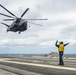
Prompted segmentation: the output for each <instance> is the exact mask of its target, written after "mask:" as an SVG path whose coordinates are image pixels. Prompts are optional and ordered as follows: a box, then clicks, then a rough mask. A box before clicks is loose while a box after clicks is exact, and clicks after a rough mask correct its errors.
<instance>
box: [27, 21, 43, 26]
mask: <svg viewBox="0 0 76 75" xmlns="http://www.w3.org/2000/svg"><path fill="white" fill-rule="evenodd" d="M28 23H31V24H34V25H38V26H43V25H41V24H37V23H33V22H28Z"/></svg>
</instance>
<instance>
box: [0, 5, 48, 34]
mask: <svg viewBox="0 0 76 75" xmlns="http://www.w3.org/2000/svg"><path fill="white" fill-rule="evenodd" d="M0 6H1V7H2V8H3V9H5V10H6V11H7V12H8V13H10V14H11V15H12V16H9V15H6V14H3V13H0V15H3V16H6V17H9V18H11V19H4V21H13V23H12V24H11V25H8V24H6V23H3V22H1V24H3V25H5V26H7V32H8V31H12V32H19V34H20V33H21V32H23V31H25V30H27V29H28V27H27V23H31V24H35V25H39V26H42V25H40V24H36V23H33V22H29V21H27V20H47V19H22V17H23V16H24V15H25V14H26V12H27V11H28V10H29V8H27V9H26V10H25V11H24V12H23V14H22V15H21V17H20V18H18V17H17V16H16V15H14V14H13V13H11V12H10V11H9V10H8V9H6V8H5V7H4V6H2V5H1V4H0Z"/></svg>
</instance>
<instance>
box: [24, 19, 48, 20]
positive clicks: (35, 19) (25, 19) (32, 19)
mask: <svg viewBox="0 0 76 75" xmlns="http://www.w3.org/2000/svg"><path fill="white" fill-rule="evenodd" d="M24 20H48V19H24Z"/></svg>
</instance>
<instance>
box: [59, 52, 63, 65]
mask: <svg viewBox="0 0 76 75" xmlns="http://www.w3.org/2000/svg"><path fill="white" fill-rule="evenodd" d="M59 65H64V62H63V52H59Z"/></svg>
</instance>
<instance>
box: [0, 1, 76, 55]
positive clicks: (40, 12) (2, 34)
mask: <svg viewBox="0 0 76 75" xmlns="http://www.w3.org/2000/svg"><path fill="white" fill-rule="evenodd" d="M0 4H2V5H3V6H4V7H6V8H7V9H8V10H9V11H11V12H12V13H13V14H15V15H16V16H18V17H20V16H21V14H22V13H23V12H24V11H25V10H26V9H27V8H29V10H28V12H27V13H26V14H25V15H24V17H23V19H38V18H40V19H44V18H47V19H48V20H43V21H40V20H37V21H30V22H33V23H37V24H41V25H43V26H37V25H33V24H30V23H28V29H27V30H26V31H24V32H22V33H21V34H18V32H17V33H14V32H8V33H6V30H7V27H6V26H4V25H2V24H0V54H48V53H51V52H58V50H57V47H56V46H55V42H56V40H58V41H60V40H62V41H63V42H64V44H65V43H68V42H69V43H70V44H69V45H67V46H66V47H65V52H64V53H65V54H76V50H75V49H76V35H75V34H76V0H0ZM0 13H3V14H7V15H10V14H9V13H8V12H7V11H5V10H4V9H3V8H1V7H0ZM10 16H11V15H10ZM4 18H8V17H5V16H2V15H0V22H4V21H3V19H4ZM4 23H7V24H8V25H11V23H12V22H4ZM29 26H30V27H29Z"/></svg>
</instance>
